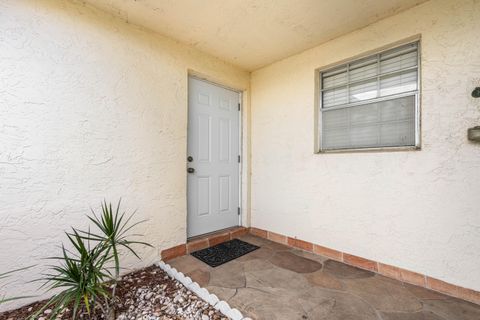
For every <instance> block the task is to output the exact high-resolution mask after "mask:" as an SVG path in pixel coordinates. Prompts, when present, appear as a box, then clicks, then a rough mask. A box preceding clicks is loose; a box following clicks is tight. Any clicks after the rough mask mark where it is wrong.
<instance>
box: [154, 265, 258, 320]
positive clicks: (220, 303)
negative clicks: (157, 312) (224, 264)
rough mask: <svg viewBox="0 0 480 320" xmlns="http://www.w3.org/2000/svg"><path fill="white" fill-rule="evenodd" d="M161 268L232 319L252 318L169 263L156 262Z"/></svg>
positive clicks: (246, 319) (245, 319)
mask: <svg viewBox="0 0 480 320" xmlns="http://www.w3.org/2000/svg"><path fill="white" fill-rule="evenodd" d="M155 265H157V266H158V267H160V269H162V270H163V271H165V272H166V273H167V274H168V275H169V276H171V277H172V278H174V279H176V280H178V282H180V283H181V284H183V285H184V286H185V287H186V288H187V289H189V290H190V291H192V292H193V293H195V294H196V295H197V296H199V297H200V299H202V300H203V301H205V302H207V303H208V304H210V305H212V306H213V307H214V308H215V309H216V310H218V311H220V312H221V313H222V314H223V315H225V316H226V317H228V318H229V319H232V320H251V319H250V318H246V317H243V315H242V313H241V312H240V311H238V309H235V308H231V307H230V305H229V304H228V303H227V302H226V301H224V300H220V299H218V297H217V296H216V295H214V294H213V293H212V294H211V293H210V292H208V290H207V289H205V288H202V287H200V285H199V284H198V283H196V282H193V281H192V279H190V277H187V276H185V275H184V274H183V273H182V272H178V271H177V269H175V268H172V267H171V266H170V265H169V264H168V263H165V262H163V261H159V262H157V263H155Z"/></svg>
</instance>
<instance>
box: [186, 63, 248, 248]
mask: <svg viewBox="0 0 480 320" xmlns="http://www.w3.org/2000/svg"><path fill="white" fill-rule="evenodd" d="M189 78H194V79H196V80H200V81H203V82H207V83H209V84H212V85H214V86H217V87H220V88H224V89H227V90H230V91H233V92H236V93H237V94H238V104H239V110H238V155H239V156H240V162H239V166H238V208H239V210H240V214H239V215H238V226H242V220H243V211H244V208H243V207H242V204H243V198H242V185H243V168H242V167H243V163H244V161H245V159H244V157H243V106H244V103H243V97H244V94H243V91H242V90H239V89H235V88H232V87H229V86H227V85H224V84H222V83H219V82H217V81H215V80H210V78H209V77H207V76H203V75H200V74H199V73H197V72H195V71H193V70H189V71H188V74H187V132H186V137H187V144H186V147H187V150H186V154H187V155H188V130H189V123H190V121H189V120H190V118H189V114H190V112H189V111H190V100H189V93H190V91H189V90H190V86H189V85H188V79H189ZM187 166H188V164H187V160H186V158H185V181H186V197H185V202H186V208H187V212H186V220H185V225H186V228H185V231H186V234H188V230H187V228H188V174H187V173H186V172H187ZM215 231H219V230H215ZM215 231H212V232H215ZM199 236H201V235H199ZM195 237H198V236H195ZM195 237H192V238H195ZM188 239H189V238H188V236H187V240H188Z"/></svg>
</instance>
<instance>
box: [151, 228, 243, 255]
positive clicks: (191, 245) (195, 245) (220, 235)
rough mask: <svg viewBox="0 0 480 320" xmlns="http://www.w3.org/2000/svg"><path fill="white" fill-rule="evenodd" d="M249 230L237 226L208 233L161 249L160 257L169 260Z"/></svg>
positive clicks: (230, 238) (233, 237)
mask: <svg viewBox="0 0 480 320" xmlns="http://www.w3.org/2000/svg"><path fill="white" fill-rule="evenodd" d="M248 232H249V230H248V228H245V227H236V228H232V229H229V230H223V231H220V232H216V233H212V234H208V235H206V236H204V237H199V238H195V239H193V240H192V241H187V243H182V244H179V245H177V246H175V247H171V248H167V249H164V250H162V251H160V257H161V259H162V260H163V261H168V260H171V259H174V258H177V257H181V256H184V255H186V254H189V253H192V252H194V251H197V250H201V249H205V248H210V247H213V246H214V245H216V244H219V243H222V242H225V241H228V240H232V239H235V238H238V237H240V236H243V235H245V234H247V233H248Z"/></svg>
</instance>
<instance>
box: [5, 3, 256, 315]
mask: <svg viewBox="0 0 480 320" xmlns="http://www.w3.org/2000/svg"><path fill="white" fill-rule="evenodd" d="M189 71H194V72H195V73H196V74H200V75H204V76H206V77H208V78H209V79H210V80H213V81H217V82H219V83H221V84H223V85H226V86H229V87H232V88H235V89H239V90H245V91H244V113H245V115H248V88H249V76H250V75H249V73H248V72H245V71H243V70H240V69H238V68H236V67H234V66H232V65H229V64H227V63H225V62H223V61H221V60H219V59H216V58H213V57H211V56H209V55H206V54H203V53H201V52H199V51H197V50H196V49H193V48H192V47H188V46H184V45H181V44H179V43H178V42H176V41H173V40H170V39H167V38H164V37H161V36H159V35H158V34H154V33H152V32H149V31H146V30H144V29H141V28H139V27H135V26H132V25H129V24H127V23H125V22H124V21H121V20H120V19H118V18H113V17H111V16H109V15H107V14H105V13H103V12H100V11H98V10H95V9H91V8H89V7H85V6H83V5H81V4H78V2H77V4H74V3H72V2H71V1H58V0H38V1H37V0H35V1H28V0H25V1H20V0H19V1H17V0H16V1H1V2H0V87H1V88H0V113H1V120H0V140H1V143H0V145H1V146H0V192H1V194H0V234H1V236H0V272H2V271H7V270H12V269H14V268H17V267H22V266H27V265H32V264H36V265H38V266H37V267H35V268H34V269H31V270H28V271H25V272H23V273H22V274H21V275H19V276H17V277H12V278H11V279H10V280H11V281H9V282H8V285H7V286H6V287H5V288H2V289H3V290H4V291H5V292H7V293H9V294H16V295H20V294H37V293H38V292H37V291H36V289H37V288H38V284H37V283H25V282H26V281H29V280H32V279H34V278H35V277H38V274H39V272H40V271H41V270H42V267H41V266H42V265H45V264H46V262H45V261H42V260H41V259H42V258H45V257H47V256H51V255H55V254H57V253H58V247H57V246H58V245H59V244H60V243H61V241H62V240H65V237H64V235H63V230H67V229H69V228H70V226H76V227H85V225H86V223H87V220H86V218H85V214H87V213H89V208H90V207H94V208H97V209H99V206H100V202H101V201H102V199H103V198H104V197H105V198H106V199H107V200H112V201H117V200H118V198H119V197H122V199H123V203H124V208H125V209H127V210H129V211H133V210H135V209H137V210H138V214H137V218H138V219H139V220H140V219H148V220H149V221H148V223H146V224H144V225H143V226H142V227H141V228H140V229H139V230H138V231H139V232H140V233H144V234H145V238H144V240H145V241H147V242H150V243H151V244H153V245H154V249H148V248H140V254H141V256H142V257H143V259H144V261H143V263H139V262H138V261H137V260H136V259H134V258H132V257H127V258H126V260H125V266H126V267H138V266H141V265H142V264H151V263H152V261H153V260H155V259H158V251H159V250H161V249H165V248H168V247H172V246H174V245H178V244H180V243H185V241H186V150H187V96H188V95H187V75H188V72H189ZM247 132H248V128H247V122H245V127H244V133H245V134H246V133H247ZM245 141H246V139H245ZM245 148H246V144H245ZM245 151H246V149H245ZM244 172H246V171H244ZM245 186H246V180H245V183H244V189H245V188H246V187H245ZM244 199H245V201H246V199H247V197H246V193H245V196H244ZM245 219H246V215H245ZM35 299H38V297H36V298H33V299H31V300H35ZM28 301H29V300H22V301H18V302H16V303H27V302H28ZM13 306H14V304H10V305H6V306H2V307H3V308H10V307H13Z"/></svg>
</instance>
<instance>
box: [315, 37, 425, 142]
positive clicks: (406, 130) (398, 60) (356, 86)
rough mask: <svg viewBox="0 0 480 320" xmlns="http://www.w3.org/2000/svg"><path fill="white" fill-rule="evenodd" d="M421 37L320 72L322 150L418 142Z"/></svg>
mask: <svg viewBox="0 0 480 320" xmlns="http://www.w3.org/2000/svg"><path fill="white" fill-rule="evenodd" d="M418 79H419V56H418V42H415V43H410V44H407V45H403V46H400V47H397V48H394V49H391V50H388V51H383V52H379V53H377V54H374V55H371V56H368V57H365V58H362V59H358V60H355V61H351V62H349V63H346V64H342V65H339V66H336V67H333V68H330V69H328V70H325V71H321V72H320V92H321V94H320V95H319V96H320V117H321V119H320V126H321V130H320V131H321V133H320V135H321V137H320V150H321V151H331V150H348V149H367V148H388V147H418V146H419V138H418V136H419V118H418V114H419V112H418V108H419V106H418V100H419V99H418V94H419V81H418Z"/></svg>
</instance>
